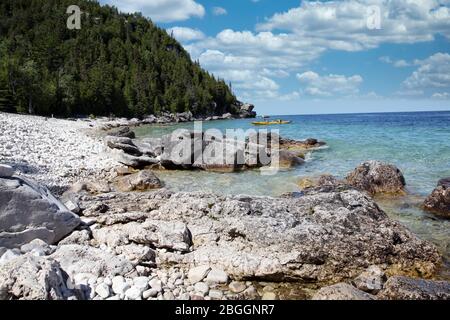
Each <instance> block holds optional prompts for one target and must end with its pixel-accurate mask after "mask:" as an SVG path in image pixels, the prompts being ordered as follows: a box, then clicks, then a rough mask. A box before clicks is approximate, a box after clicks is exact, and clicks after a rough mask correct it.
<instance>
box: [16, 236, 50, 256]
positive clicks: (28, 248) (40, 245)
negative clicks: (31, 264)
mask: <svg viewBox="0 0 450 320" xmlns="http://www.w3.org/2000/svg"><path fill="white" fill-rule="evenodd" d="M33 250H40V251H43V252H45V253H46V254H50V253H51V251H52V250H51V248H50V246H49V245H48V244H47V243H46V242H44V241H42V240H41V239H34V240H32V241H30V242H29V243H27V244H24V245H22V246H21V247H20V251H21V252H22V253H27V252H32V251H33Z"/></svg>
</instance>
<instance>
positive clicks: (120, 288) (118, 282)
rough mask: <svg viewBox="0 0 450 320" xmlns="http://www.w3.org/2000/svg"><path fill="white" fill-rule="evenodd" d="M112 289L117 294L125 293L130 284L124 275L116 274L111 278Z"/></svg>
mask: <svg viewBox="0 0 450 320" xmlns="http://www.w3.org/2000/svg"><path fill="white" fill-rule="evenodd" d="M111 281H112V290H113V292H114V293H115V294H117V295H124V294H125V292H126V291H127V290H128V289H129V288H130V285H129V284H128V283H127V282H126V281H125V278H124V277H123V276H115V277H114V278H112V279H111Z"/></svg>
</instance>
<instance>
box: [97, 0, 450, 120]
mask: <svg viewBox="0 0 450 320" xmlns="http://www.w3.org/2000/svg"><path fill="white" fill-rule="evenodd" d="M100 2H101V3H108V4H111V5H114V6H116V7H118V8H119V9H120V10H121V11H125V12H134V11H139V12H142V13H143V14H144V15H145V16H147V17H149V18H151V19H152V20H153V21H154V22H156V23H157V24H158V25H159V26H161V27H163V28H166V29H167V30H168V31H169V32H172V33H173V34H174V36H175V37H176V38H177V39H178V40H179V41H180V42H181V43H182V44H183V45H184V47H185V48H186V49H187V50H188V51H189V52H190V54H191V56H192V58H193V59H196V60H199V61H200V63H201V64H202V66H203V67H204V68H205V69H207V70H209V71H210V72H212V73H214V74H215V75H216V76H218V77H221V78H224V79H225V80H226V81H228V82H231V83H232V86H233V89H234V91H235V92H236V94H237V95H238V97H239V98H240V99H241V100H243V101H246V102H251V103H254V104H255V105H256V107H257V111H258V113H260V114H263V113H264V114H309V113H341V112H377V111H378V112H388V111H418V110H424V111H426V110H450V0H414V1H413V0H344V1H299V0H295V1H294V0H283V1H279V0H278V1H277V0H209V1H206V0H101V1H100Z"/></svg>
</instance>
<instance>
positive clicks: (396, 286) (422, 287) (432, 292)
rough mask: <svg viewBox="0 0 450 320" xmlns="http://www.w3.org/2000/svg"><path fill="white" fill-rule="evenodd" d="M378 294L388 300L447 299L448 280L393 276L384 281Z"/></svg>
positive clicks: (448, 293) (449, 292)
mask: <svg viewBox="0 0 450 320" xmlns="http://www.w3.org/2000/svg"><path fill="white" fill-rule="evenodd" d="M379 296H380V297H381V298H382V299H389V300H449V299H450V282H448V281H432V280H423V279H414V278H408V277H404V276H395V277H391V278H389V279H388V280H387V281H386V283H385V284H384V287H383V290H382V291H381V292H380V293H379Z"/></svg>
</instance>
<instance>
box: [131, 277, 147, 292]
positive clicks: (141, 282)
mask: <svg viewBox="0 0 450 320" xmlns="http://www.w3.org/2000/svg"><path fill="white" fill-rule="evenodd" d="M133 284H134V286H135V287H136V288H138V289H139V290H142V291H145V290H147V289H148V286H149V283H148V278H147V277H136V278H134V279H133Z"/></svg>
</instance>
